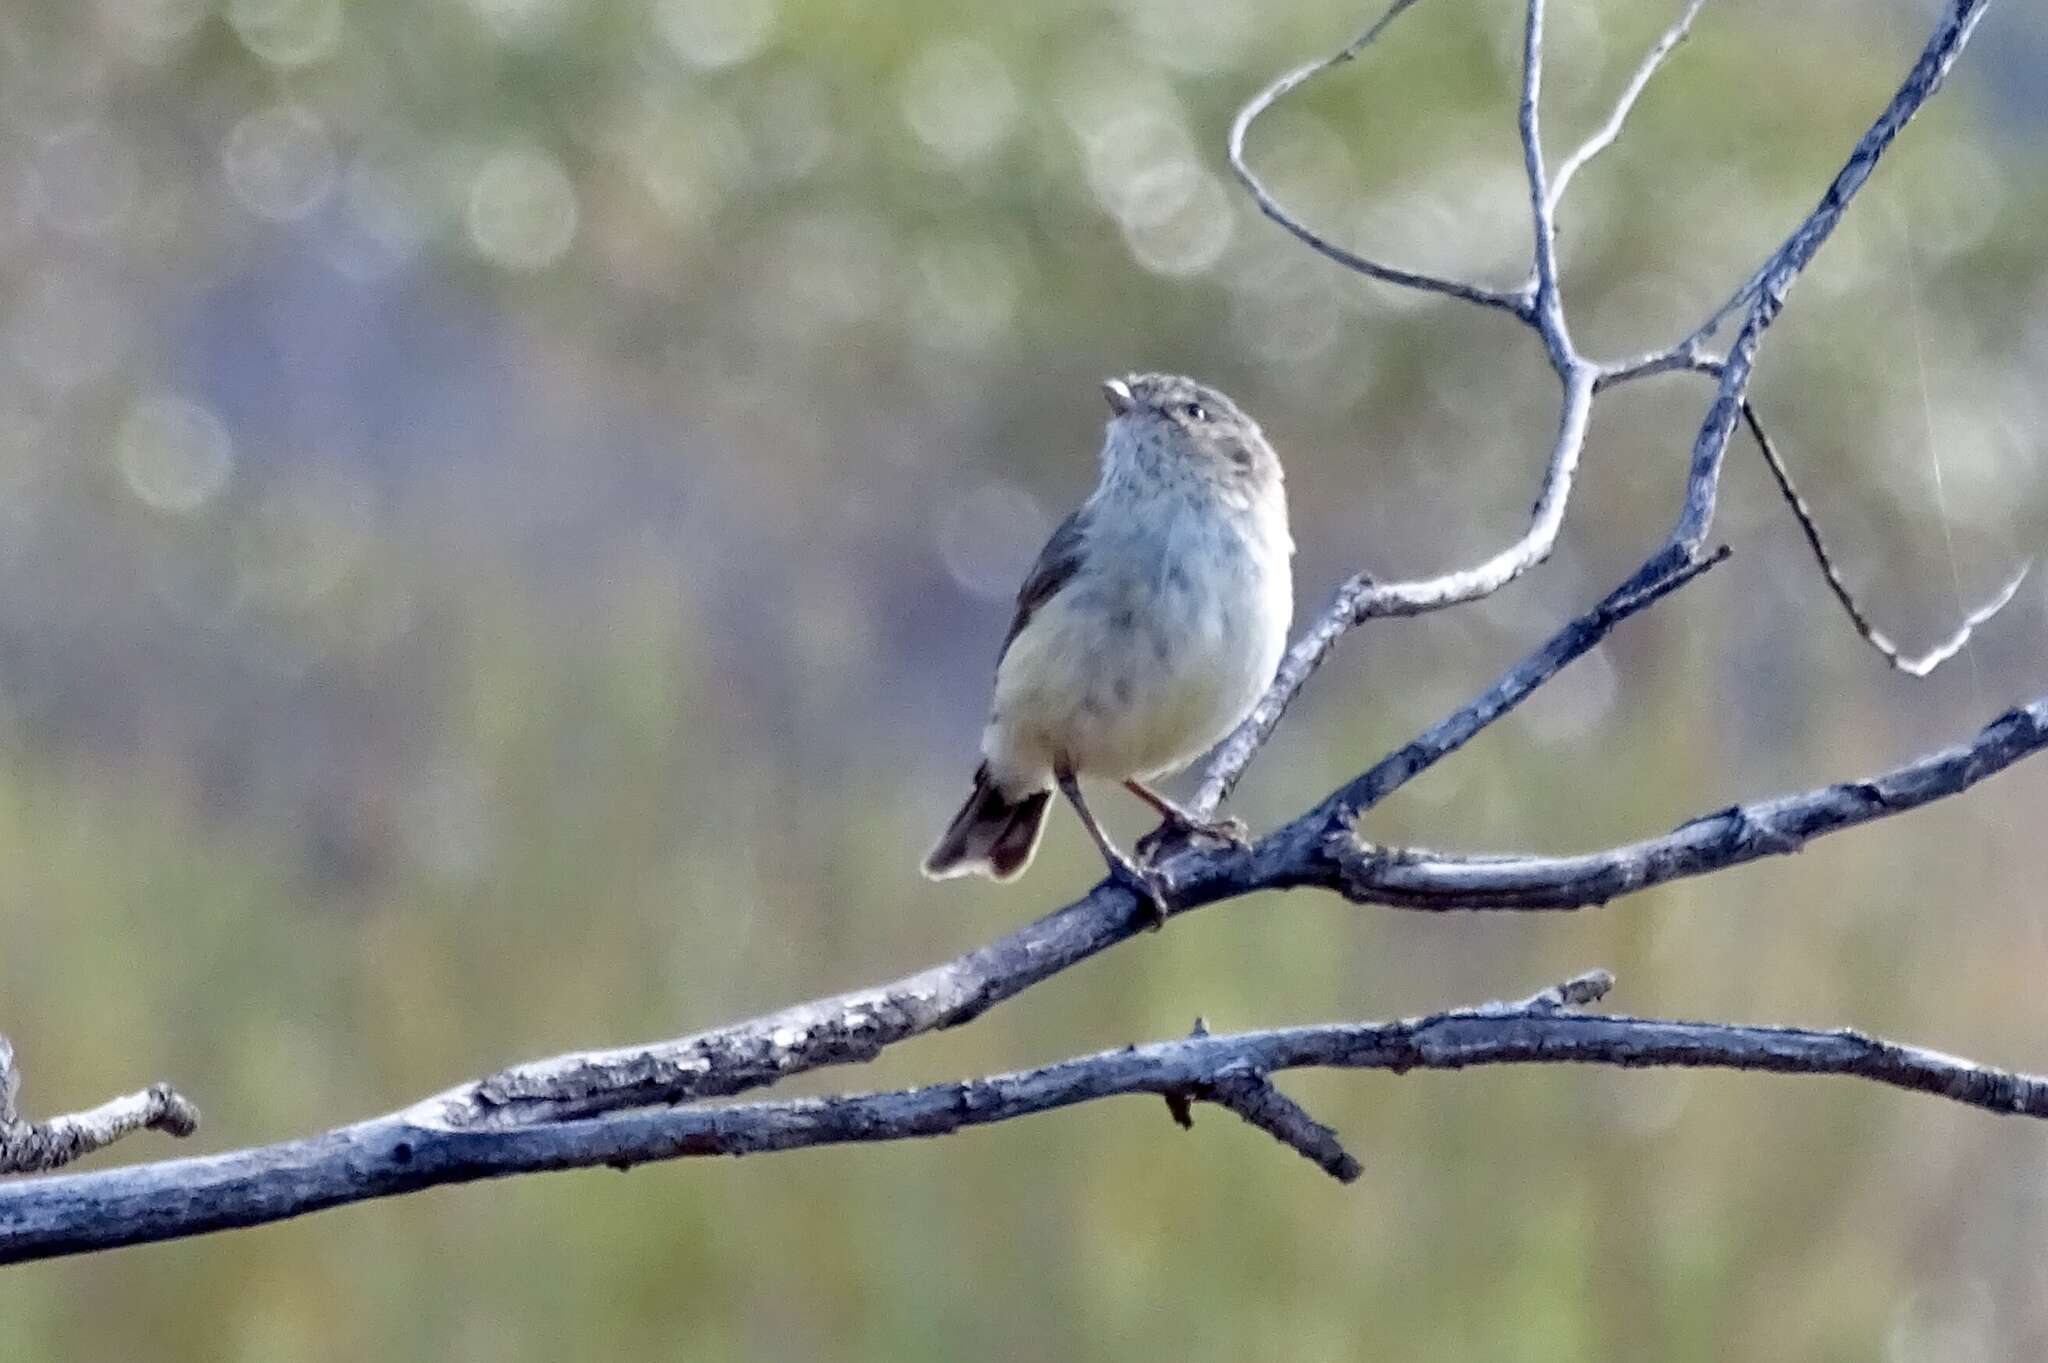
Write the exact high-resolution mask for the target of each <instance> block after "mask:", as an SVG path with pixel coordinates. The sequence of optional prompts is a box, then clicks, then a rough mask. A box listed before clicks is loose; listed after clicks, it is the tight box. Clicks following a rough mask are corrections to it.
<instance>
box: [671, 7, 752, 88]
mask: <svg viewBox="0 0 2048 1363" xmlns="http://www.w3.org/2000/svg"><path fill="white" fill-rule="evenodd" d="M775 19H776V14H775V4H774V0H658V2H657V4H656V5H655V8H654V28H655V32H657V33H659V34H660V35H661V40H662V41H663V42H665V43H667V44H668V45H669V47H670V48H671V49H673V50H674V52H675V54H676V55H677V56H678V57H681V58H682V59H683V60H684V61H686V62H688V63H689V64H690V65H692V66H694V67H697V68H698V69H699V70H704V71H713V70H717V69H718V68H719V67H722V66H736V65H738V64H739V63H740V62H743V61H748V60H751V59H752V58H754V57H757V56H759V55H760V54H761V52H762V50H763V49H765V48H766V47H767V46H768V43H769V41H770V40H771V39H773V38H774V36H775Z"/></svg>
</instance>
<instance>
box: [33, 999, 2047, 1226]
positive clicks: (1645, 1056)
mask: <svg viewBox="0 0 2048 1363" xmlns="http://www.w3.org/2000/svg"><path fill="white" fill-rule="evenodd" d="M1596 978H1597V977H1596ZM1573 997H1574V994H1573V992H1572V986H1571V985H1566V986H1561V987H1559V988H1558V989H1557V990H1554V991H1548V990H1547V991H1545V992H1544V993H1543V994H1539V995H1538V996H1537V998H1536V999H1535V1000H1531V1001H1529V1002H1527V1003H1525V1004H1522V1005H1513V1004H1489V1005H1485V1006H1483V1007H1479V1008H1467V1009H1458V1010H1454V1011H1451V1012H1444V1013H1436V1014H1432V1015H1430V1016H1428V1017H1422V1018H1412V1019H1407V1020H1404V1021H1399V1022H1364V1023H1342V1024H1332V1025H1326V1026H1315V1027H1290V1028H1284V1029H1280V1030H1275V1031H1264V1032H1246V1033H1241V1034H1238V1035H1234V1036H1195V1037H1188V1038H1184V1039H1182V1040H1178V1041H1166V1042H1160V1043H1157V1044H1154V1045H1149V1046H1136V1047H1125V1048H1123V1049H1121V1050H1115V1051H1105V1052H1103V1053H1101V1054H1098V1055H1091V1056H1085V1057H1081V1058H1078V1059H1073V1060H1067V1061H1062V1062H1060V1063H1059V1064H1054V1065H1047V1066H1044V1067H1043V1068H1040V1069H1034V1070H1024V1071H1019V1072H1016V1073H1012V1074H999V1075H994V1076H991V1077H989V1078H985V1079H975V1080H969V1081H967V1082H964V1083H951V1084H934V1085H930V1086H928V1087H924V1088H914V1089H905V1090H899V1091H895V1092H888V1093H863V1094H851V1095H846V1096H839V1097H829V1098H806V1099H799V1100H795V1101H788V1102H762V1103H747V1104H739V1105H734V1106H727V1107H686V1108H661V1109H653V1110H643V1111H635V1112H625V1113H613V1114H610V1115H607V1116H602V1117H593V1118H585V1119H582V1120H576V1121H567V1122H546V1123H541V1124H537V1125H530V1126H519V1127H513V1128H459V1127H449V1126H445V1125H438V1124H435V1123H434V1122H433V1120H432V1114H433V1109H432V1108H430V1107H425V1108H415V1109H412V1110H411V1111H409V1112H403V1113H396V1114H393V1115H391V1116H389V1117H382V1118H378V1119H376V1120H374V1121H368V1122H363V1123H359V1124H358V1125H355V1126H351V1127H344V1128H341V1129H340V1130H337V1131H331V1132H328V1133H327V1134H325V1135H322V1136H315V1137H312V1138H310V1139H306V1140H298V1141H288V1142H285V1143H282V1144H279V1145H270V1146H263V1147H259V1148H257V1149H252V1150H242V1151H236V1152H233V1153H230V1154H223V1155H210V1156H205V1157H202V1158H199V1159H186V1160H171V1161H166V1162H163V1163H159V1164H145V1165H137V1166H133V1167H130V1168H125V1169H115V1170H108V1171H104V1172H99V1173H90V1174H69V1175H56V1176H51V1177H45V1178H36V1179H27V1180H22V1181H18V1182H14V1183H9V1184H5V1185H0V1263H15V1262H21V1261H24V1260H30V1259H42V1258H49V1257H52V1256H55V1255H62V1254H75V1253H81V1252H84V1251H88V1250H96V1249H108V1248H112V1247H114V1246H118V1245H136V1244H145V1243H149V1242H152V1241H157V1240H167V1239H173V1238H177V1237H181V1236H188V1235H198V1234H203V1233H206V1232H209V1231H217V1230H226V1229H230V1228H234V1227H239V1226H253V1225H261V1224H264V1223H266V1222H272V1221H281V1220H284V1219H286V1218H288V1217H293V1216H298V1215H302V1214H304V1213H306V1212H311V1211H318V1210H321V1209H323V1208H327V1207H334V1206H339V1205H342V1204H345V1203H351V1202H361V1201H366V1200H369V1199H371V1198H379V1197H391V1196H395V1195H397V1194H401V1193H409V1192H413V1191H416V1190H418V1189H421V1188H429V1187H434V1186H436V1185H440V1184H448V1183H463V1182H469V1181H473V1180H476V1179H484V1178H500V1177H504V1176H506V1175H511V1174H523V1173H536V1172H541V1171H545V1170H554V1169H579V1168H590V1167H594V1166H598V1165H610V1166H612V1167H615V1168H621V1169H623V1168H627V1167H630V1166H631V1165H634V1164H641V1163H646V1162H649V1161H654V1160H665V1159H677V1158H682V1157H685V1156H702V1155H749V1154H759V1153H765V1152H769V1151H778V1150H797V1149H804V1148H808V1147H812V1146H820V1145H836V1144H845V1143H851V1142H871V1141H892V1140H903V1139H907V1138H910V1137H916V1136H941V1135H946V1134H948V1133H950V1132H954V1131H958V1130H961V1129H962V1128H965V1127H970V1126H983V1125H988V1124H991V1123H994V1122H1003V1121H1011V1120H1014V1119H1016V1118H1019V1117H1024V1116H1028V1115H1031V1114H1033V1113H1041V1112H1049V1111H1053V1110H1056V1109H1059V1108H1065V1107H1071V1106H1074V1105H1076V1104H1078V1103H1085V1102H1092V1101H1095V1100H1097V1099H1102V1098H1109V1097H1114V1096H1118V1095H1124V1094H1151V1095H1160V1094H1169V1093H1187V1092H1189V1091H1201V1090H1204V1089H1211V1090H1213V1088H1214V1086H1215V1085H1216V1084H1217V1083H1218V1082H1219V1081H1224V1082H1226V1083H1227V1082H1228V1076H1231V1075H1242V1074H1259V1075H1267V1074H1274V1073H1278V1072H1280V1071H1282V1070H1290V1069H1303V1068H1309V1067H1331V1068H1341V1069H1381V1070H1391V1071H1393V1072H1395V1073H1397V1074H1398V1073H1404V1072H1406V1071H1409V1070H1416V1069H1443V1070H1455V1069H1467V1068H1472V1067H1476V1066H1480V1065H1525V1064H1580V1065H1587V1064H1592V1065H1621V1066H1631V1067H1640V1066H1651V1065H1677V1066H1710V1067H1714V1068H1720V1069H1731V1070H1760V1071H1765V1072H1771V1073H1781V1074H1835V1075H1846V1076H1852V1077H1855V1078H1861V1079H1868V1080H1872V1081H1874V1082H1876V1083H1881V1084H1888V1085H1891V1086H1893V1087H1896V1088H1902V1089H1909V1090H1912V1091H1914V1092H1919V1093H1929V1094H1934V1095H1937V1096H1939V1097H1944V1098H1949V1099H1952V1100H1954V1101H1956V1102H1959V1103H1964V1104H1967V1105H1970V1106H1973V1107H1979V1108H1983V1109H1985V1110H1987V1111H1991V1112H2001V1113H2020V1114H2024V1115H2027V1116H2032V1117H2048V1080H2044V1079H2041V1078H2037V1077H2034V1076H2032V1075H2026V1074H2016V1073H2012V1072H2008V1071H2003V1070H1995V1069H1990V1068H1987V1067H1984V1066H1981V1065H1977V1064H1975V1063H1973V1062H1971V1061H1968V1060H1962V1059H1958V1058H1956V1057H1953V1056H1947V1055H1941V1054H1938V1053H1936V1052H1932V1051H1925V1050H1921V1049H1919V1048H1917V1047H1912V1046H1902V1045H1899V1044H1897V1043H1894V1042H1889V1041H1882V1040H1878V1039H1875V1038H1872V1037H1868V1036H1864V1035H1862V1034H1861V1033H1857V1032H1849V1031H1810V1030H1806V1029H1803V1028H1791V1027H1753V1026H1734V1025H1727V1024H1721V1023H1708V1022H1676V1021H1666V1020H1662V1019H1655V1018H1638V1017H1629V1016H1621V1015H1607V1014H1584V1013H1577V1012H1572V1011H1568V1010H1567V1008H1566V1007H1565V1004H1566V1003H1567V1002H1568V1001H1569V1000H1570V999H1572V998H1573ZM1304 1118H1305V1114H1304ZM1250 1120H1254V1121H1255V1124H1257V1125H1259V1126H1260V1127H1261V1129H1267V1130H1270V1129H1272V1127H1273V1126H1287V1127H1289V1128H1290V1129H1291V1128H1292V1126H1293V1124H1294V1122H1295V1120H1296V1119H1294V1118H1291V1117H1275V1118H1272V1120H1271V1121H1270V1123H1269V1121H1268V1119H1267V1112H1266V1110H1265V1109H1261V1113H1260V1116H1259V1117H1257V1118H1252V1119H1250ZM1311 1124H1312V1125H1313V1123H1311ZM1333 1139H1334V1138H1333ZM1288 1143H1289V1144H1290V1145H1294V1146H1295V1148H1297V1149H1299V1148H1302V1146H1301V1145H1298V1144H1296V1141H1295V1140H1294V1139H1289V1140H1288ZM1309 1143H1312V1138H1304V1140H1303V1144H1309ZM1317 1162H1318V1163H1322V1162H1323V1161H1322V1160H1321V1159H1320V1158H1318V1160H1317Z"/></svg>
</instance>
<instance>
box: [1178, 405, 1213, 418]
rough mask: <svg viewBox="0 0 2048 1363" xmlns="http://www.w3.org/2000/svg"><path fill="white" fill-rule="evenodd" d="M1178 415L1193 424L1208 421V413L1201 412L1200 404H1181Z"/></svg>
mask: <svg viewBox="0 0 2048 1363" xmlns="http://www.w3.org/2000/svg"><path fill="white" fill-rule="evenodd" d="M1180 414H1181V415H1182V416H1184V417H1186V418H1187V419H1188V420H1189V421H1194V422H1203V421H1207V420H1208V419H1209V413H1208V412H1207V411H1205V410H1203V407H1202V404H1201V403H1199V402H1183V403H1182V404H1181V405H1180Z"/></svg>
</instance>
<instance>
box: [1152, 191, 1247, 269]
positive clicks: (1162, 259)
mask: <svg viewBox="0 0 2048 1363" xmlns="http://www.w3.org/2000/svg"><path fill="white" fill-rule="evenodd" d="M1236 230H1237V215H1236V213H1235V211H1234V209H1233V206H1232V204H1231V202H1230V196H1229V194H1228V193H1226V192H1225V190H1224V188H1223V186H1222V185H1221V184H1219V183H1218V182H1217V180H1216V177H1215V176H1213V175H1208V174H1203V175H1201V176H1200V177H1199V178H1198V179H1197V180H1196V182H1195V186H1194V190H1193V192H1192V193H1190V194H1189V195H1188V196H1187V198H1186V199H1185V201H1183V202H1182V203H1181V205H1180V206H1179V207H1178V208H1176V209H1175V210H1174V211H1173V212H1172V213H1171V214H1169V215H1167V216H1166V217H1164V218H1160V219H1157V220H1136V221H1127V222H1125V224H1124V241H1125V243H1126V244H1128V245H1129V246H1130V248H1131V255H1132V256H1133V257H1135V258H1136V260H1137V262H1138V263H1139V264H1140V265H1142V266H1144V267H1145V268H1146V269H1147V270H1150V271H1151V272H1152V273H1153V274H1158V275H1176V276H1178V275H1196V274H1201V273H1203V272H1204V271H1206V270H1208V269H1209V268H1210V267H1211V266H1213V265H1215V264H1216V262H1217V261H1219V260H1221V259H1222V258H1223V253H1224V251H1226V250H1228V249H1229V247H1230V238H1231V236H1232V235H1233V234H1234V233H1235V232H1236Z"/></svg>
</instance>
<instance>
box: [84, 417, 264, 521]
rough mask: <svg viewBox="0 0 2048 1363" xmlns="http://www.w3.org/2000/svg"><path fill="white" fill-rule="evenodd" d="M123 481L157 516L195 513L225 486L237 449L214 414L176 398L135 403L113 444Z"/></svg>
mask: <svg viewBox="0 0 2048 1363" xmlns="http://www.w3.org/2000/svg"><path fill="white" fill-rule="evenodd" d="M114 455H115V459H116V462H117V463H118V464H119V465H120V469H121V477H122V479H123V481H125V482H126V483H127V484H128V490H129V491H130V492H133V493H134V494H135V495H136V496H137V497H138V498H140V499H141V500H142V501H143V502H144V503H145V504H147V505H148V506H150V507H152V508H154V509H156V510H158V511H168V512H174V513H180V514H182V513H186V512H192V511H197V510H198V509H199V508H200V507H202V506H204V505H206V503H208V502H209V501H211V500H213V498H214V497H215V496H217V495H218V494H219V493H220V490H221V489H222V488H224V487H226V486H227V481H228V474H229V473H230V472H231V471H232V470H233V467H234V445H233V442H232V441H230V440H229V439H228V432H227V427H225V426H223V425H222V424H221V421H220V418H219V417H217V416H215V415H214V414H213V413H212V412H211V411H210V410H208V409H207V408H205V407H203V406H201V405H200V404H199V403H196V402H193V401H192V400H191V399H189V398H185V397H181V396H179V395H178V394H175V393H153V394H150V395H149V396H146V397H144V398H142V399H140V400H139V401H137V402H136V404H135V406H134V407H133V408H132V409H131V410H130V411H129V413H128V419H127V420H125V421H123V422H122V423H121V429H120V433H119V434H118V435H116V437H115V440H114Z"/></svg>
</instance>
